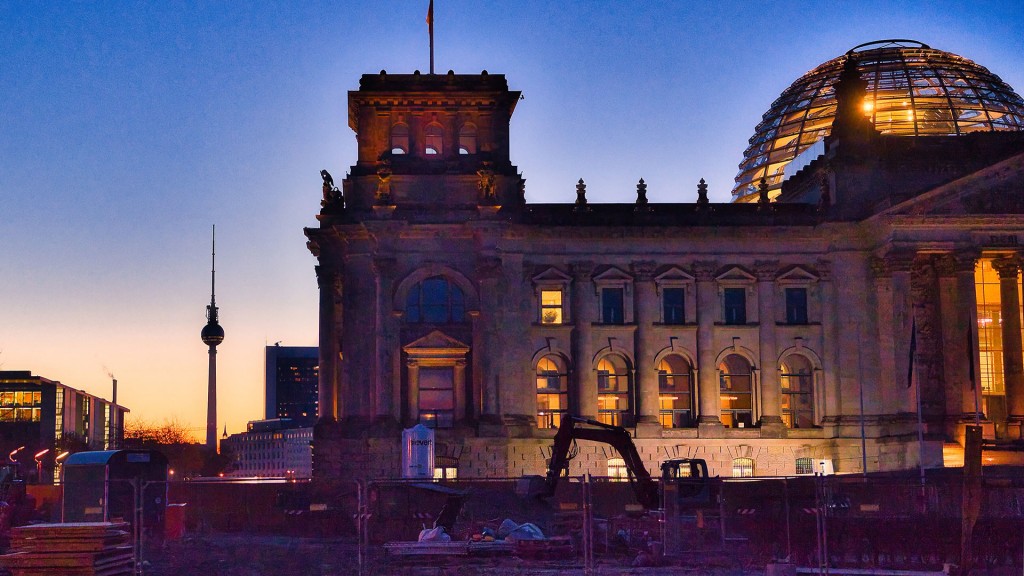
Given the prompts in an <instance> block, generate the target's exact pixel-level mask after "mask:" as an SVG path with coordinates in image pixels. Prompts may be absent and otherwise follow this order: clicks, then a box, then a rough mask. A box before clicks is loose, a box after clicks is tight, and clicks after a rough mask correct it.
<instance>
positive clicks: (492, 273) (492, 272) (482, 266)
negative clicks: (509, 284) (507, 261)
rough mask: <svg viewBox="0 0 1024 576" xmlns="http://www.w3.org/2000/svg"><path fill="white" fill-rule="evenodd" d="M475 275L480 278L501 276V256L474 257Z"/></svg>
mask: <svg viewBox="0 0 1024 576" xmlns="http://www.w3.org/2000/svg"><path fill="white" fill-rule="evenodd" d="M476 275H477V278H478V279H480V280H494V279H495V278H498V277H499V276H501V258H498V257H497V256H481V257H480V258H477V259H476Z"/></svg>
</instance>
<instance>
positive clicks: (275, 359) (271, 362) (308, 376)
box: [265, 346, 320, 427]
mask: <svg viewBox="0 0 1024 576" xmlns="http://www.w3.org/2000/svg"><path fill="white" fill-rule="evenodd" d="M318 354H319V352H318V349H317V347H316V346H267V349H266V396H267V402H266V415H265V417H266V419H267V420H271V419H275V418H287V419H289V420H290V421H291V422H292V423H293V424H294V426H296V427H302V426H312V425H313V424H315V423H316V418H317V401H318V395H317V394H318V384H319V381H318V380H319V369H318V368H319V364H320V359H319V355H318Z"/></svg>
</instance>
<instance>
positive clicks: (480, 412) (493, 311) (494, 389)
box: [473, 257, 503, 423]
mask: <svg viewBox="0 0 1024 576" xmlns="http://www.w3.org/2000/svg"><path fill="white" fill-rule="evenodd" d="M476 275H477V283H478V286H479V287H480V318H479V319H478V321H477V323H476V324H475V325H474V328H475V330H474V334H475V333H476V332H477V331H479V332H480V338H479V339H478V340H479V344H478V346H481V348H477V347H476V346H474V348H473V352H475V354H473V363H474V364H477V363H480V370H479V371H477V370H474V372H479V374H480V381H479V382H474V383H473V395H474V397H475V398H474V405H473V412H474V416H477V417H479V418H480V419H481V420H482V421H487V422H489V423H498V422H499V421H500V416H499V414H498V403H499V402H498V394H500V390H499V389H498V378H499V376H500V374H501V366H502V365H503V362H502V357H503V353H502V346H501V345H500V344H499V337H498V331H499V326H500V324H501V319H500V317H499V316H500V314H501V311H502V309H503V306H502V303H501V302H500V299H499V297H498V280H499V279H500V278H501V259H500V258H495V257H483V258H480V259H478V260H477V263H476ZM474 340H477V338H475V337H474Z"/></svg>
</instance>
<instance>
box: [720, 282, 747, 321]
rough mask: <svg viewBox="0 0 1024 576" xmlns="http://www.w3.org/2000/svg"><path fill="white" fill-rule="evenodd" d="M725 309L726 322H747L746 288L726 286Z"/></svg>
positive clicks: (724, 293)
mask: <svg viewBox="0 0 1024 576" xmlns="http://www.w3.org/2000/svg"><path fill="white" fill-rule="evenodd" d="M723 296H724V298H723V306H724V308H723V311H724V312H725V323H726V324H746V323H747V290H746V288H726V289H725V290H724V291H723Z"/></svg>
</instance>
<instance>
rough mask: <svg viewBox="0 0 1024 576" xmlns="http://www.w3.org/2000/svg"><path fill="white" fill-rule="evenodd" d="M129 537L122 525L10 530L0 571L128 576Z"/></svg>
mask: <svg viewBox="0 0 1024 576" xmlns="http://www.w3.org/2000/svg"><path fill="white" fill-rule="evenodd" d="M133 566H134V561H133V559H132V541H131V534H130V533H129V532H128V524H126V523H124V522H69V523H66V524H33V525H31V526H21V527H19V528H14V529H13V530H11V553H10V554H6V555H3V556H0V568H5V569H7V570H9V571H10V572H11V574H12V575H13V576H54V575H56V574H60V575H62V576H122V575H124V576H130V575H131V574H132V573H133V572H134V570H133Z"/></svg>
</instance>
